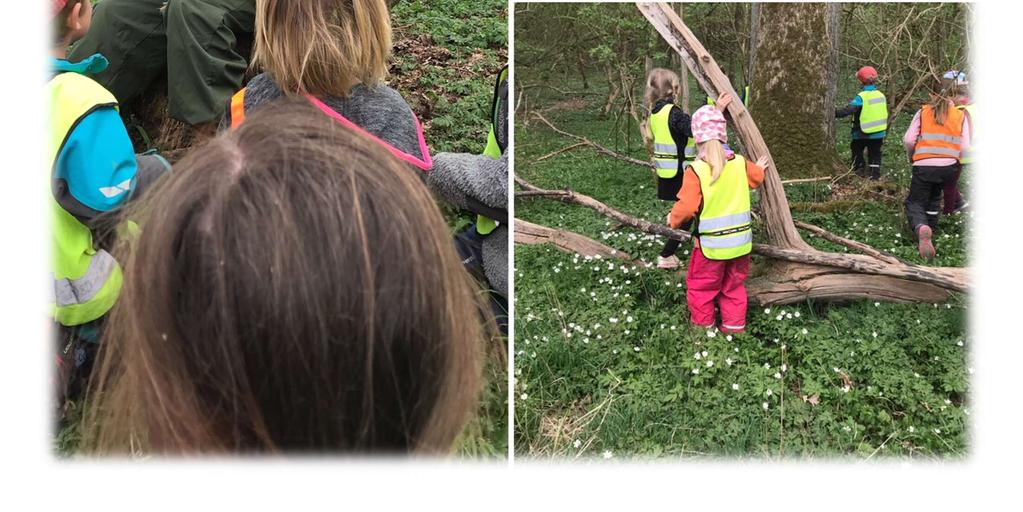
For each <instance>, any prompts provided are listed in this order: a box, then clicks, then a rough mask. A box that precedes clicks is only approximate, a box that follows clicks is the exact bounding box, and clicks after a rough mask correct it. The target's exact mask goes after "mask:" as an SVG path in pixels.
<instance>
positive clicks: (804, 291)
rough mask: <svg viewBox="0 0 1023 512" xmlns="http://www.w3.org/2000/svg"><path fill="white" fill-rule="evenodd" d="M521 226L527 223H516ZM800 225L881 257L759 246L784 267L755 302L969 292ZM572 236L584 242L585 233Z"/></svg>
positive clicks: (633, 222) (598, 206)
mask: <svg viewBox="0 0 1023 512" xmlns="http://www.w3.org/2000/svg"><path fill="white" fill-rule="evenodd" d="M516 183H518V184H519V186H521V187H523V188H524V189H525V190H526V193H525V194H526V195H525V196H520V195H521V194H524V193H517V198H523V199H524V198H544V199H552V200H558V201H562V202H564V203H570V204H576V205H580V206H585V207H587V208H589V209H591V210H594V211H596V212H598V213H601V214H602V215H604V216H606V217H608V218H611V219H614V220H615V221H617V222H619V223H620V224H622V225H626V226H629V227H632V228H634V229H637V230H640V231H643V232H648V233H651V234H658V236H661V237H667V238H670V239H674V240H678V241H682V242H685V241H687V240H690V239H692V237H693V236H692V233H690V232H688V231H684V230H681V229H672V228H671V227H669V226H667V225H663V224H655V223H653V222H650V221H648V220H643V219H639V218H636V217H633V216H631V215H628V214H626V213H623V212H621V211H619V210H617V209H615V208H612V207H610V206H608V205H606V204H604V203H602V202H599V201H597V200H595V199H593V198H590V197H589V196H586V195H583V194H579V193H576V191H573V190H549V189H545V188H540V187H538V186H536V185H534V184H532V183H530V182H529V181H526V180H525V179H522V178H520V177H518V176H517V177H516ZM516 222H523V221H521V220H519V219H516ZM800 224H802V225H803V226H806V227H808V228H811V229H812V230H814V231H815V232H818V233H821V232H825V233H828V234H829V240H833V241H836V240H839V241H845V243H846V244H848V245H850V246H851V247H853V248H854V249H860V250H863V249H865V250H873V251H875V252H877V253H878V255H879V256H875V255H873V254H871V255H860V254H843V253H829V252H824V251H817V250H816V249H812V248H811V250H809V251H804V250H798V249H791V248H782V247H777V246H773V245H767V244H754V246H753V253H754V254H756V255H759V256H763V257H766V258H769V259H771V260H776V261H779V262H781V263H782V266H779V265H774V266H772V267H771V268H769V271H768V272H766V273H765V274H763V275H761V276H758V278H756V279H754V280H751V285H750V288H749V294H750V298H751V299H752V300H753V301H754V302H756V303H759V304H786V303H792V302H800V301H804V300H807V299H825V300H850V299H872V300H885V301H894V302H943V301H945V300H947V299H948V297H949V292H950V291H954V292H966V291H967V289H968V283H967V272H966V269H965V268H959V267H938V268H936V267H928V266H922V265H916V264H913V263H905V262H902V261H899V260H897V259H894V258H893V257H890V258H892V259H894V261H888V260H886V259H882V258H883V257H885V256H888V255H885V254H883V253H881V252H880V251H877V250H876V249H873V248H871V247H870V246H866V245H865V244H860V243H858V242H855V241H850V240H848V239H844V238H842V237H838V236H837V234H834V233H831V232H830V231H827V230H825V229H824V228H820V227H818V226H814V225H812V224H806V223H802V222H801V223H800ZM517 230H518V228H517ZM566 232H570V231H566ZM573 234H574V236H576V237H582V236H581V234H578V233H573ZM590 240H591V239H590ZM517 242H518V236H517ZM593 242H594V243H596V242H595V241H593ZM839 243H841V242H839ZM597 244H599V243H597ZM602 245H603V244H602Z"/></svg>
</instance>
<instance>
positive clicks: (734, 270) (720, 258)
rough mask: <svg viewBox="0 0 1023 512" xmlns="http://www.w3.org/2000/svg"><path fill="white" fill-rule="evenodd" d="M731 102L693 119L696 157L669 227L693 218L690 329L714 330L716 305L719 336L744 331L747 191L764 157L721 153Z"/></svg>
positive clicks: (749, 240)
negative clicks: (751, 159)
mask: <svg viewBox="0 0 1023 512" xmlns="http://www.w3.org/2000/svg"><path fill="white" fill-rule="evenodd" d="M730 100H731V98H730V97H729V96H728V95H723V96H722V97H721V98H720V99H719V100H718V101H717V105H716V108H715V107H712V106H709V105H708V106H704V107H701V108H700V109H699V110H697V111H696V112H695V113H694V114H693V138H694V139H695V140H696V147H697V152H698V153H697V154H698V158H697V159H696V160H695V161H693V162H692V165H690V166H688V167H686V170H685V176H684V177H683V179H682V189H681V190H680V191H679V193H678V202H676V203H675V206H674V207H673V208H672V209H671V213H670V214H669V215H668V225H669V226H671V227H672V228H675V229H678V228H679V227H680V226H682V225H683V224H684V223H686V222H688V221H689V220H690V219H693V218H694V217H695V218H696V229H695V230H694V235H695V238H696V241H695V244H694V245H695V248H694V250H693V257H692V260H691V261H690V263H689V271H688V273H687V274H686V285H687V286H688V292H687V293H686V297H687V299H688V302H689V312H690V315H691V316H690V318H691V320H692V322H693V324H695V325H697V326H700V327H708V328H709V327H714V326H715V325H716V318H715V311H714V309H715V306H717V308H718V309H719V310H720V311H721V324H720V325H721V331H722V332H727V333H735V332H742V331H743V330H745V328H746V301H747V298H746V278H747V277H749V268H750V252H751V251H752V248H753V231H752V218H751V213H750V199H749V191H750V189H754V188H757V187H759V186H760V183H761V182H763V180H764V168H765V167H766V166H767V157H760V158H759V159H758V160H757V161H756V163H751V162H749V161H747V160H746V159H745V158H743V157H742V156H741V155H736V154H735V153H733V152H731V151H729V150H727V149H726V148H725V146H724V145H725V144H726V143H727V142H728V138H727V133H726V131H725V118H724V116H723V115H722V114H721V110H719V109H724V108H726V107H727V105H728V103H729V101H730Z"/></svg>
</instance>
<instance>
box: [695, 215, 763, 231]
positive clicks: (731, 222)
mask: <svg viewBox="0 0 1023 512" xmlns="http://www.w3.org/2000/svg"><path fill="white" fill-rule="evenodd" d="M752 220H753V219H752V217H751V215H750V212H742V213H735V214H732V215H725V216H723V217H714V218H712V219H707V218H701V219H700V233H703V234H714V233H716V232H720V231H724V230H727V229H729V228H734V227H736V226H744V225H748V224H749V223H750V222H752Z"/></svg>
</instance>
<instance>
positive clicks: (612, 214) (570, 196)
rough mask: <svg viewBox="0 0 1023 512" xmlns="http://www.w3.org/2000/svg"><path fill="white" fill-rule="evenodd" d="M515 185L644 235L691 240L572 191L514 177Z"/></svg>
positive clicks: (679, 231) (684, 232)
mask: <svg viewBox="0 0 1023 512" xmlns="http://www.w3.org/2000/svg"><path fill="white" fill-rule="evenodd" d="M515 183H517V184H518V185H519V186H520V187H522V188H523V189H525V190H526V191H527V192H533V196H534V197H545V198H547V199H556V200H558V201H562V202H566V203H573V204H578V205H581V206H585V207H587V208H590V209H592V210H595V211H596V212H597V213H600V214H601V215H603V216H605V217H608V218H610V219H614V220H615V221H617V222H619V223H620V224H623V225H625V226H629V227H631V228H634V229H638V230H639V231H643V232H645V233H651V234H654V235H660V236H664V237H668V238H671V239H674V240H678V241H680V242H685V241H686V240H689V239H690V238H692V234H691V233H689V232H688V231H683V230H681V229H671V228H670V227H668V226H666V225H664V224H654V223H653V222H650V221H648V220H643V219H639V218H636V217H633V216H632V215H629V214H626V213H622V212H621V211H619V210H616V209H614V208H612V207H610V206H608V205H606V204H604V203H602V202H600V201H597V200H596V199H594V198H592V197H590V196H588V195H585V194H580V193H578V192H575V191H572V190H546V189H542V188H540V187H537V186H536V185H533V184H532V183H529V182H528V181H526V180H524V179H522V178H519V177H518V176H516V177H515ZM518 194H519V193H516V195H518Z"/></svg>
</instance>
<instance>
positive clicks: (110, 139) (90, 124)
mask: <svg viewBox="0 0 1023 512" xmlns="http://www.w3.org/2000/svg"><path fill="white" fill-rule="evenodd" d="M107 65H108V63H107V60H106V58H104V57H103V56H102V55H99V54H96V55H93V56H92V57H89V58H87V59H85V60H83V61H81V62H69V61H67V60H64V59H54V61H53V71H54V76H56V75H60V74H62V73H77V74H80V75H84V76H89V75H93V74H95V73H99V72H101V71H103V70H104V69H106V68H107ZM68 94H71V92H70V91H68V92H58V93H57V94H55V95H54V97H53V100H52V101H53V103H54V104H53V105H51V106H50V108H53V109H58V111H59V109H61V106H62V104H64V103H70V102H71V101H72V98H70V97H68V96H67V95H68ZM64 137H65V141H64V143H63V145H62V146H61V148H60V151H59V153H58V154H57V157H56V158H55V161H54V163H53V174H52V182H53V184H52V188H53V194H54V198H55V199H56V200H57V203H58V204H60V206H61V207H62V208H64V209H65V210H66V211H68V213H71V214H72V215H74V216H75V217H77V218H78V219H79V220H82V221H88V220H89V219H92V218H93V217H95V216H96V215H99V214H100V213H103V212H109V211H111V210H114V209H116V208H118V207H120V206H121V205H123V204H124V203H125V202H126V201H127V200H128V198H129V197H130V196H131V195H132V192H133V191H134V188H135V186H136V184H137V180H136V174H137V172H138V163H137V160H136V157H135V151H134V148H133V146H132V143H131V138H130V137H129V136H128V130H127V128H125V126H124V122H123V121H122V120H121V116H120V114H119V113H118V110H117V105H116V103H115V104H112V105H97V106H96V107H95V108H94V109H92V110H90V111H89V113H88V114H86V115H85V116H83V117H81V118H80V119H79V120H78V121H77V122H76V123H75V124H74V125H73V127H72V128H71V130H70V132H69V133H67V134H66V135H65V136H64Z"/></svg>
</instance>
